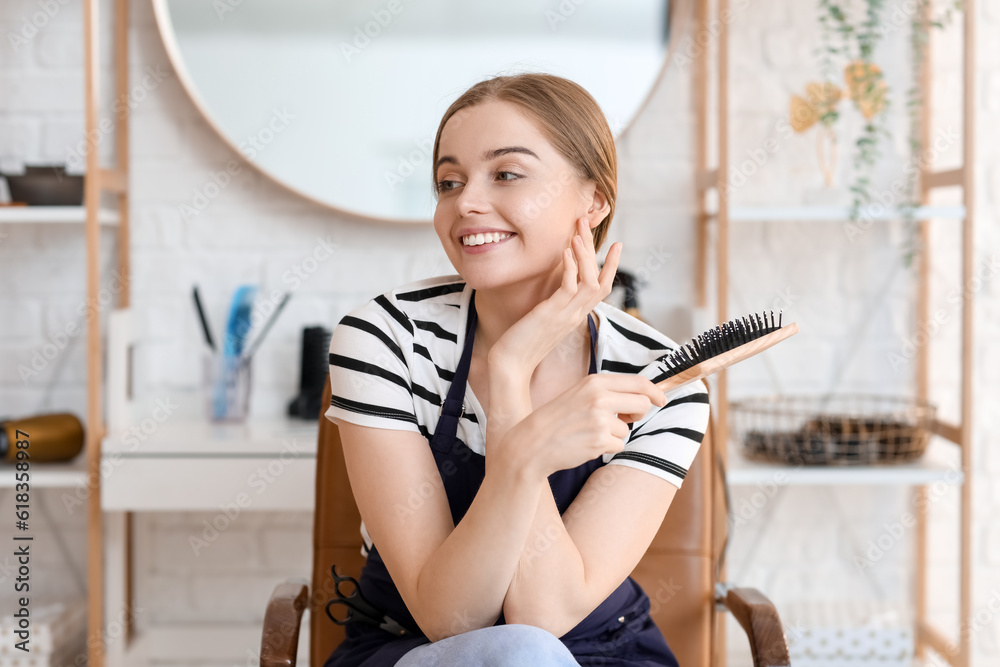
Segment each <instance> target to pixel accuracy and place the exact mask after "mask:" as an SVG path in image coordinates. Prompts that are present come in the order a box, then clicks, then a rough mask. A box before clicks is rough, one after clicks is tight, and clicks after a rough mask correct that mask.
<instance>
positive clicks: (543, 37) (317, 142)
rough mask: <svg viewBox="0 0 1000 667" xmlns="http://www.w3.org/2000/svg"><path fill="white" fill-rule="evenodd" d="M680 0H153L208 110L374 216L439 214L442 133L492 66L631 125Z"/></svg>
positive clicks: (238, 139)
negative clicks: (552, 82)
mask: <svg viewBox="0 0 1000 667" xmlns="http://www.w3.org/2000/svg"><path fill="white" fill-rule="evenodd" d="M674 4H675V3H674V2H669V0H587V1H585V0H547V1H544V2H539V1H538V0H507V1H506V2H503V3H486V2H469V0H421V1H419V2H416V1H414V0H355V1H353V2H330V1H329V0H282V1H281V2H275V1H274V0H218V1H216V2H206V1H205V0H154V10H155V14H156V21H157V24H158V25H159V29H160V33H161V35H162V36H163V42H164V44H165V45H166V49H167V53H168V54H169V57H170V59H171V61H172V64H173V67H174V69H175V71H176V72H177V75H178V77H179V78H180V80H181V81H182V83H183V85H184V87H185V88H186V89H187V92H188V94H189V95H190V96H191V98H192V100H193V101H194V103H195V105H196V106H197V107H198V108H199V109H200V111H201V112H202V113H203V114H204V116H205V117H206V119H207V120H208V122H209V124H210V125H211V126H212V127H213V128H214V129H215V130H216V131H217V132H218V133H219V134H220V135H221V136H222V138H223V139H224V140H225V141H226V142H228V143H229V144H230V146H232V147H233V149H234V150H236V151H238V152H239V153H241V154H242V155H243V157H244V158H245V159H246V160H248V161H249V162H250V163H251V164H253V165H254V166H255V167H256V168H258V169H259V170H260V171H261V172H262V173H264V174H265V175H267V176H269V177H271V178H272V179H274V180H275V181H277V182H278V183H280V184H281V185H283V186H285V187H287V188H288V189H290V190H292V191H294V192H296V193H298V194H300V195H302V196H304V197H306V198H308V199H310V200H312V201H315V202H317V203H320V204H323V205H326V206H329V207H332V208H335V209H337V210H340V211H345V212H347V213H350V214H354V215H358V216H361V217H366V218H372V219H381V220H386V219H389V220H393V221H405V222H428V221H429V220H430V219H431V218H432V217H433V211H434V206H435V200H434V196H433V190H432V187H431V183H432V174H431V168H430V161H431V152H432V149H433V142H434V135H435V133H436V132H437V126H438V123H439V122H440V120H441V117H442V116H443V115H444V112H445V111H446V110H447V108H448V106H449V105H450V104H451V103H452V102H453V101H454V100H455V99H456V98H457V97H458V95H460V94H461V93H462V92H463V91H465V90H466V89H467V88H468V87H469V86H471V85H472V84H474V83H476V82H477V81H480V80H482V79H484V78H487V77H489V76H493V75H497V74H504V73H515V72H522V71H543V72H549V73H552V74H557V75H559V76H563V77H566V78H568V79H571V80H573V81H576V82H577V83H579V84H580V85H582V86H583V87H584V88H586V89H587V90H588V91H589V92H590V93H591V94H592V95H593V96H594V98H595V99H596V100H597V102H598V103H599V104H600V105H601V108H602V109H603V110H604V113H605V115H606V116H607V118H608V122H609V124H610V125H611V129H612V130H613V131H614V133H615V135H616V136H618V135H620V134H621V132H622V131H624V129H625V127H626V126H627V125H628V123H629V122H631V120H632V118H633V117H634V116H635V115H636V113H637V112H638V110H639V109H640V107H641V106H642V104H643V103H644V101H645V99H646V98H647V97H648V95H649V93H650V91H651V90H652V88H653V86H654V85H655V83H656V80H657V78H658V77H659V75H660V72H661V70H662V69H663V67H664V66H665V61H666V54H667V42H668V39H669V34H670V28H671V23H672V21H671V16H672V15H673V14H674V13H675V11H674V6H673V5H674Z"/></svg>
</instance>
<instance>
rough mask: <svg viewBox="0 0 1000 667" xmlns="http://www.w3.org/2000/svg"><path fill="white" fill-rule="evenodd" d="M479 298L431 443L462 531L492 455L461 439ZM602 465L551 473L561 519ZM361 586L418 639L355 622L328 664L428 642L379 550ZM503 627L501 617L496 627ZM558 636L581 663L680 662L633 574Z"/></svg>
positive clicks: (372, 553)
mask: <svg viewBox="0 0 1000 667" xmlns="http://www.w3.org/2000/svg"><path fill="white" fill-rule="evenodd" d="M475 299H476V293H475V290H473V291H472V295H471V297H470V299H469V314H468V323H467V325H466V336H465V347H464V348H463V349H462V358H461V361H460V362H459V364H458V368H457V369H456V370H455V377H454V379H453V380H452V384H451V387H450V388H449V390H448V395H447V397H446V398H445V400H444V403H443V405H442V407H441V417H440V418H439V420H438V423H437V426H436V428H435V430H434V435H433V437H432V438H431V441H430V447H431V450H432V452H433V453H434V460H435V462H436V463H437V467H438V471H439V472H440V473H441V478H442V480H443V482H444V488H445V492H446V493H447V495H448V504H449V506H450V508H451V516H452V519H453V520H454V522H455V525H456V526H457V525H458V522H459V521H461V520H462V517H463V516H465V512H466V511H467V510H468V509H469V506H470V505H471V504H472V500H473V499H474V498H475V496H476V492H477V491H479V486H480V484H482V481H483V478H484V476H485V470H486V468H485V465H486V458H485V457H484V456H482V455H480V454H477V453H476V452H473V451H472V450H471V449H470V448H469V447H468V446H467V445H466V444H465V443H464V442H462V441H461V440H459V439H458V438H457V437H456V434H457V432H458V420H459V419H460V418H461V417H462V414H463V411H464V403H465V388H466V384H467V382H468V378H469V363H470V360H471V357H472V346H473V341H474V340H475V333H476V308H475ZM587 323H588V324H589V325H590V370H589V373H591V374H592V373H596V372H597V327H596V326H595V324H594V319H593V317H592V316H591V315H589V314H588V315H587ZM602 465H604V461H603V458H602V457H601V456H598V457H596V458H594V459H592V460H590V461H587V462H586V463H583V464H581V465H579V466H577V467H576V468H570V469H567V470H559V471H556V472H554V473H552V474H551V475H549V485H550V486H551V488H552V495H553V497H554V498H555V501H556V506H557V507H558V508H559V513H560V514H562V513H563V512H565V511H566V509H567V508H568V507H569V506H570V504H571V503H572V502H573V500H574V499H575V498H576V496H577V494H578V493H579V492H580V489H581V488H582V487H583V484H584V482H586V481H587V478H588V477H590V474H591V473H592V472H593V471H594V470H596V469H597V468H599V467H601V466H602ZM359 589H360V592H361V594H362V595H363V596H364V597H365V598H366V599H367V600H368V601H369V602H371V603H372V604H374V605H375V606H376V607H378V608H379V610H381V611H382V612H384V613H385V614H387V615H388V616H389V617H391V618H393V619H395V620H396V621H398V622H399V623H400V624H401V625H403V627H405V628H407V629H408V630H410V631H411V632H412V633H413V635H412V636H407V637H402V638H399V637H395V636H393V635H391V634H389V633H388V632H386V631H384V630H381V629H379V628H376V627H373V626H370V625H365V624H363V623H350V624H348V625H347V626H346V627H345V635H346V638H345V640H344V642H343V643H342V644H341V645H340V646H338V647H337V648H336V649H335V650H334V651H333V653H331V654H330V657H329V658H328V659H327V661H326V663H325V664H324V667H391V666H392V665H394V664H395V663H396V661H398V660H399V659H400V658H401V657H403V655H404V654H405V653H407V652H408V651H410V650H411V649H413V648H415V647H417V646H420V645H421V644H426V643H429V640H428V639H427V637H426V636H425V635H424V634H423V633H422V632H421V631H420V628H419V627H418V626H417V624H416V622H415V621H414V620H413V616H412V615H411V614H410V613H409V611H408V610H407V608H406V604H405V603H404V602H403V598H402V597H401V596H400V594H399V591H398V590H397V589H396V586H395V584H394V583H393V581H392V578H391V577H390V576H389V572H388V570H387V569H386V567H385V563H384V562H383V561H382V558H381V556H380V555H379V553H378V550H377V549H376V548H375V546H374V545H373V546H372V548H371V549H370V550H369V552H368V559H367V561H366V562H365V565H364V567H363V568H362V570H361V578H360V580H359ZM504 622H505V621H504V617H503V612H501V613H500V618H498V619H497V621H496V623H494V625H501V624H503V623H504ZM560 639H561V640H562V642H563V643H564V644H565V645H566V647H567V648H569V650H570V652H572V653H573V656H574V657H575V658H576V659H577V662H579V663H580V664H581V665H603V666H605V667H654V666H656V667H661V666H664V665H666V666H668V667H677V660H676V658H675V657H674V654H673V652H672V651H671V650H670V648H669V647H668V646H667V643H666V640H665V639H664V638H663V634H662V633H661V632H660V630H659V628H657V627H656V625H655V624H654V623H653V621H652V619H651V618H650V617H649V597H648V596H647V595H646V593H645V592H644V591H643V590H642V588H640V587H639V584H638V583H636V582H635V580H634V579H632V577H628V578H627V579H625V581H624V582H622V584H621V585H620V586H619V587H618V588H617V589H615V590H614V591H613V592H612V593H611V595H609V596H608V597H607V598H606V599H605V600H604V602H602V603H601V604H600V605H598V607H597V608H596V609H594V611H592V612H591V613H590V615H588V616H587V617H586V618H584V619H583V620H582V621H580V623H578V624H577V625H576V627H574V628H573V629H572V630H570V631H569V632H568V633H566V634H565V635H563V636H562V637H560Z"/></svg>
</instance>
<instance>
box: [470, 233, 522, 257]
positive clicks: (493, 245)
mask: <svg viewBox="0 0 1000 667" xmlns="http://www.w3.org/2000/svg"><path fill="white" fill-rule="evenodd" d="M515 236H516V234H514V233H513V232H504V233H500V232H493V233H491V234H469V235H468V236H463V237H462V250H463V251H465V252H466V253H467V254H470V255H479V254H482V253H484V252H490V251H491V250H495V249H497V248H499V247H500V246H502V245H503V244H505V243H507V241H510V240H511V239H512V238H514V237H515Z"/></svg>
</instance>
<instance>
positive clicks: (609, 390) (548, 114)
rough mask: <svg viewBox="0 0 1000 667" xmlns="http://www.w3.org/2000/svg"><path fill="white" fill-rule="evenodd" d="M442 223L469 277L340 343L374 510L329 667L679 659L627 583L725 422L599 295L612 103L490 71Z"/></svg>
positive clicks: (611, 194)
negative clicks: (372, 615)
mask: <svg viewBox="0 0 1000 667" xmlns="http://www.w3.org/2000/svg"><path fill="white" fill-rule="evenodd" d="M432 167H433V169H434V186H435V191H436V193H437V208H436V211H435V214H434V228H435V230H436V232H437V234H438V236H439V238H440V240H441V244H442V246H443V247H444V250H445V252H446V253H447V255H448V258H449V259H450V260H451V262H452V264H453V265H454V268H455V270H456V271H457V275H451V276H445V277H436V278H429V279H426V280H421V281H417V282H414V283H410V284H408V285H404V286H401V287H398V288H396V289H394V290H392V291H390V292H387V293H385V294H382V295H380V296H378V297H376V298H374V299H372V300H371V301H369V302H368V303H366V304H364V305H363V306H360V307H358V308H356V309H355V310H353V311H352V312H351V313H350V314H348V315H347V316H345V317H344V318H343V319H342V320H341V321H340V323H339V324H338V326H337V327H336V329H335V330H334V334H333V339H332V342H331V345H330V373H331V387H332V402H331V406H330V408H329V409H328V410H327V412H326V416H327V418H329V419H331V420H332V421H334V422H336V423H337V424H338V426H339V430H340V435H341V439H342V441H343V447H344V457H345V460H346V464H347V471H348V475H349V477H350V480H351V487H352V488H353V490H354V495H355V497H356V500H357V503H358V508H359V510H360V512H361V516H362V517H363V519H364V520H363V522H362V526H361V530H362V535H363V536H364V538H365V549H364V550H363V551H364V553H365V554H366V556H367V561H366V564H365V567H364V569H363V572H362V575H361V579H360V592H361V594H362V595H363V596H364V597H365V598H366V599H367V600H368V601H369V602H370V603H372V604H373V605H374V606H375V607H377V608H378V609H379V611H380V613H383V614H385V615H386V616H387V617H388V618H390V619H392V620H393V621H395V622H398V623H399V624H400V625H401V626H403V627H404V628H406V629H407V630H408V632H409V634H407V635H405V636H394V635H393V634H391V633H389V632H386V631H385V630H384V629H381V628H379V627H375V626H373V625H364V624H353V623H352V624H350V625H348V627H347V638H346V640H345V641H344V643H343V644H341V645H340V646H339V647H338V648H337V649H336V650H335V651H334V652H333V653H332V654H331V656H330V658H329V659H328V660H327V663H326V667H344V666H349V665H399V666H400V667H414V666H419V665H437V664H456V665H484V664H490V665H500V664H503V665H534V666H537V665H576V664H584V665H588V664H601V665H620V666H626V665H627V666H631V667H638V666H640V665H675V666H676V664H677V662H676V660H675V659H674V656H673V653H672V652H671V651H670V649H669V648H668V646H667V644H666V641H665V640H664V638H663V635H662V634H661V633H660V631H659V630H658V629H657V627H656V626H655V625H654V624H653V623H652V621H651V620H650V618H649V598H648V597H647V595H646V594H645V592H644V591H643V590H642V589H641V588H640V587H639V586H638V584H636V583H635V581H634V580H633V579H632V578H631V577H630V576H629V575H630V573H631V571H632V569H633V568H634V567H635V565H636V564H637V563H638V562H639V560H640V558H641V557H642V555H643V553H644V552H645V550H646V549H647V547H648V546H649V544H650V542H651V541H652V539H653V536H654V535H655V534H656V531H657V530H658V529H659V526H660V524H661V522H662V520H663V517H664V514H665V513H666V511H667V508H668V507H669V506H670V503H671V500H672V499H673V497H674V494H675V492H676V491H677V489H678V488H679V487H680V486H681V483H682V481H683V478H684V475H685V473H686V471H687V468H688V467H689V466H690V464H691V462H692V461H693V459H694V456H695V454H696V453H697V450H698V446H699V445H700V444H701V441H702V438H703V437H704V433H705V429H706V427H707V424H708V409H709V406H708V394H707V391H706V387H705V384H704V383H703V382H697V383H692V384H689V385H687V386H685V387H681V388H680V389H677V390H674V391H673V392H670V393H668V394H666V395H664V394H663V392H661V391H659V390H658V389H656V387H655V386H654V381H655V379H656V377H657V374H658V372H657V370H656V364H655V361H656V360H657V359H658V358H659V357H661V356H663V355H664V354H665V353H666V352H668V351H669V350H672V349H674V348H676V347H677V345H676V344H675V343H674V342H673V341H672V340H671V339H669V338H668V337H666V336H664V335H663V334H661V333H660V332H658V331H656V330H655V329H653V328H652V327H650V326H648V325H646V324H644V323H643V322H641V321H639V320H638V319H636V318H634V317H631V316H630V315H628V314H626V313H624V312H623V311H621V310H620V309H618V308H615V307H613V306H611V305H609V304H607V303H605V302H604V301H603V299H605V298H606V297H607V296H608V294H610V292H611V283H612V279H613V277H614V274H615V271H616V268H617V265H618V258H619V256H620V253H621V244H620V243H616V244H614V245H612V247H611V249H610V250H609V251H608V254H607V257H606V260H605V263H604V267H603V269H602V270H601V271H600V272H598V266H597V257H596V251H597V249H598V248H600V246H601V244H602V243H603V241H604V238H605V236H606V235H607V231H608V226H609V225H610V223H611V219H612V216H613V215H614V206H615V194H616V190H617V161H616V154H615V145H614V139H613V137H612V134H611V131H610V129H609V127H608V124H607V120H606V119H605V117H604V115H603V113H602V112H601V109H600V107H599V106H598V105H597V103H596V102H595V101H594V99H593V98H592V97H591V96H590V95H589V94H588V93H587V92H586V91H585V90H584V89H583V88H581V87H580V86H579V85H577V84H576V83H573V82H571V81H568V80H566V79H563V78H559V77H556V76H552V75H546V74H522V75H517V76H501V77H496V78H491V79H488V80H486V81H482V82H480V83H478V84H476V85H475V86H473V87H472V88H470V89H469V90H468V91H466V92H465V93H464V94H463V95H462V96H461V97H459V98H458V99H457V100H456V101H455V102H454V104H452V105H451V107H450V108H449V109H448V111H447V112H446V113H445V115H444V118H443V119H442V120H441V124H440V126H439V127H438V132H437V137H436V139H435V143H434V157H433V163H432Z"/></svg>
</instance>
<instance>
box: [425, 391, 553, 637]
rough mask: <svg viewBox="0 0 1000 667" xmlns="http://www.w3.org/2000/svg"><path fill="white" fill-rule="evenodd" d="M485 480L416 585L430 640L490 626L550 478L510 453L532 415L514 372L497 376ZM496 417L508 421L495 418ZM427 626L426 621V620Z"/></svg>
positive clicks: (525, 395) (529, 403)
mask: <svg viewBox="0 0 1000 667" xmlns="http://www.w3.org/2000/svg"><path fill="white" fill-rule="evenodd" d="M490 397H491V398H490V416H489V417H488V418H487V425H488V426H489V425H490V424H491V423H492V424H493V426H494V428H493V429H492V430H491V431H489V432H488V435H487V449H486V451H487V455H486V475H485V477H484V479H483V482H482V485H481V486H480V487H479V491H478V492H477V493H476V497H475V499H474V500H473V501H472V504H471V505H470V506H469V509H468V511H467V512H466V514H465V516H464V517H463V518H462V519H461V521H459V523H458V525H457V526H456V527H455V529H454V530H453V531H452V532H451V534H450V535H449V536H448V538H447V539H446V540H445V541H444V542H443V543H442V544H441V545H440V546H439V547H438V548H437V550H436V551H435V552H434V553H433V554H432V555H431V557H430V558H429V559H428V561H427V563H426V564H425V565H424V567H423V569H422V570H421V572H420V576H419V578H418V580H417V595H418V597H419V599H420V609H419V612H420V618H419V619H418V623H419V624H420V627H421V629H422V630H423V631H424V633H425V634H426V635H427V636H428V638H429V639H431V641H437V640H439V639H443V638H444V637H450V636H452V635H455V634H458V633H461V632H467V631H469V630H474V629H477V628H483V627H488V626H490V625H492V624H493V623H494V622H495V621H496V619H497V617H498V616H499V615H500V611H501V610H502V608H503V602H504V597H505V596H506V595H507V589H508V586H509V584H510V581H511V579H512V577H513V576H514V571H515V569H516V568H517V563H518V560H519V559H520V558H521V553H522V551H523V548H524V543H525V541H526V539H527V536H528V532H529V530H530V528H531V526H532V523H533V521H534V520H535V514H536V512H537V509H538V504H539V495H540V492H541V491H545V492H546V493H549V494H550V495H551V492H550V491H549V488H548V478H547V477H546V476H544V475H543V474H541V473H539V472H537V471H536V470H535V469H534V468H533V467H532V466H530V465H526V463H527V462H524V461H521V460H520V459H519V458H518V452H517V450H516V449H513V448H510V447H507V448H505V447H504V444H506V443H503V442H502V441H503V438H504V436H505V435H506V434H507V433H508V432H509V431H510V429H511V428H512V427H513V426H514V425H515V424H516V423H517V422H518V421H520V418H517V419H516V420H514V421H510V420H512V419H515V416H517V415H521V414H523V415H525V416H526V415H527V414H530V412H531V402H530V396H528V385H527V382H524V381H523V378H522V377H521V376H518V375H516V374H497V375H491V380H490ZM494 415H504V418H497V419H496V420H493V416H494ZM421 621H423V622H421Z"/></svg>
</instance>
